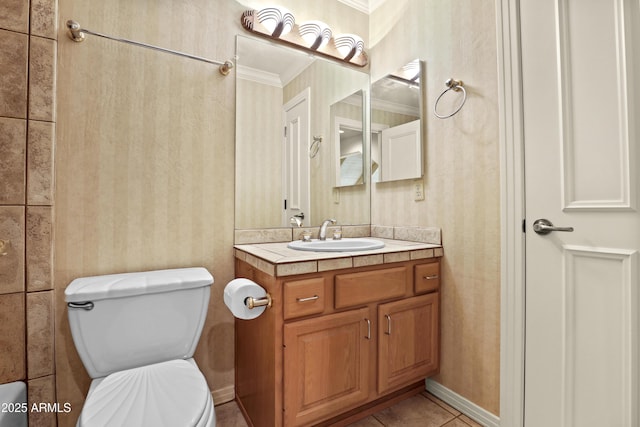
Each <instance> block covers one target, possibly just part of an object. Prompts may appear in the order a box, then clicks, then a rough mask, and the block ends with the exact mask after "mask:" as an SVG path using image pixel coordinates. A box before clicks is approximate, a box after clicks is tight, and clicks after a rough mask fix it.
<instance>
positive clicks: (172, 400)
mask: <svg viewBox="0 0 640 427" xmlns="http://www.w3.org/2000/svg"><path fill="white" fill-rule="evenodd" d="M212 283H213V276H211V274H210V273H209V272H208V271H207V270H206V269H204V268H200V267H196V268H181V269H172V270H157V271H147V272H140V273H125V274H112V275H106V276H95V277H83V278H80V279H75V280H74V281H72V282H71V283H70V284H69V286H68V287H67V289H66V290H65V301H66V302H67V307H68V314H69V324H70V327H71V334H72V336H73V342H74V343H75V346H76V349H77V350H78V354H79V355H80V358H81V359H82V363H83V364H84V367H85V368H86V370H87V372H88V373H89V375H90V376H91V378H92V379H93V381H92V382H91V386H90V388H89V393H88V394H87V398H86V400H85V403H84V406H83V408H82V412H81V414H80V417H79V419H78V423H77V427H123V426H127V427H214V426H215V425H216V420H215V413H214V407H213V399H212V398H211V392H210V391H209V386H208V385H207V382H206V380H205V378H204V375H203V374H202V372H200V370H199V369H198V366H197V365H196V362H195V361H194V360H193V353H194V351H195V348H196V345H197V344H198V340H199V339H200V334H201V333H202V328H203V326H204V321H205V319H206V316H207V308H208V306H209V295H210V292H211V284H212Z"/></svg>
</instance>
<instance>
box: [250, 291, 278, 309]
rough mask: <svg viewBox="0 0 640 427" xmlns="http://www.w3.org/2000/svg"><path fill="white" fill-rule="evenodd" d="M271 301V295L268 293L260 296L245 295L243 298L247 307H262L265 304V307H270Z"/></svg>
mask: <svg viewBox="0 0 640 427" xmlns="http://www.w3.org/2000/svg"><path fill="white" fill-rule="evenodd" d="M271 303H272V300H271V295H269V294H268V293H267V295H265V296H263V297H261V298H254V297H246V298H245V299H244V305H246V306H247V308H249V309H252V308H255V307H264V306H265V305H266V306H267V308H271Z"/></svg>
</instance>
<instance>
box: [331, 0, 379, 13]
mask: <svg viewBox="0 0 640 427" xmlns="http://www.w3.org/2000/svg"><path fill="white" fill-rule="evenodd" d="M338 1H339V2H340V3H343V4H346V5H347V6H349V7H352V8H354V9H356V10H359V11H360V12H363V13H366V14H367V15H368V14H369V13H370V12H371V10H373V9H371V7H370V5H369V0H338Z"/></svg>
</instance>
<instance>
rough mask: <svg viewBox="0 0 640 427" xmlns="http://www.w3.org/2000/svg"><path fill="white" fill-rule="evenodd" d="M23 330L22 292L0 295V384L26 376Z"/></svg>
mask: <svg viewBox="0 0 640 427" xmlns="http://www.w3.org/2000/svg"><path fill="white" fill-rule="evenodd" d="M24 331H25V318H24V293H22V292H20V293H17V294H7V295H0V348H1V349H2V351H0V384H2V383H8V382H12V381H18V380H23V379H25V377H26V370H25V360H24V358H25V346H24Z"/></svg>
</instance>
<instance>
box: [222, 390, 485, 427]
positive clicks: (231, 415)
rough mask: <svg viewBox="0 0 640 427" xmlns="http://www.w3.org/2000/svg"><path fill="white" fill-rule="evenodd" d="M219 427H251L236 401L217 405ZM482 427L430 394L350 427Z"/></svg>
mask: <svg viewBox="0 0 640 427" xmlns="http://www.w3.org/2000/svg"><path fill="white" fill-rule="evenodd" d="M216 416H217V425H216V427H247V423H246V422H245V420H244V418H243V417H242V414H241V413H240V410H239V409H238V405H236V403H235V402H229V403H225V404H223V405H220V406H216ZM400 426H402V427H481V425H480V424H478V423H476V422H475V421H473V420H472V419H471V418H469V417H467V416H466V415H464V414H461V413H460V411H457V410H455V409H453V408H452V407H451V406H449V405H447V404H446V403H444V402H443V401H441V400H440V399H438V398H437V397H435V396H433V395H432V394H430V393H427V392H426V391H425V392H422V393H420V394H417V395H415V396H412V397H410V398H408V399H405V400H403V401H402V402H398V403H396V404H395V405H393V406H391V407H389V408H387V409H383V410H382V411H380V412H377V413H375V414H373V415H371V416H368V417H367V418H364V419H362V420H360V421H358V422H357V423H355V424H351V425H350V426H349V427H400Z"/></svg>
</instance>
